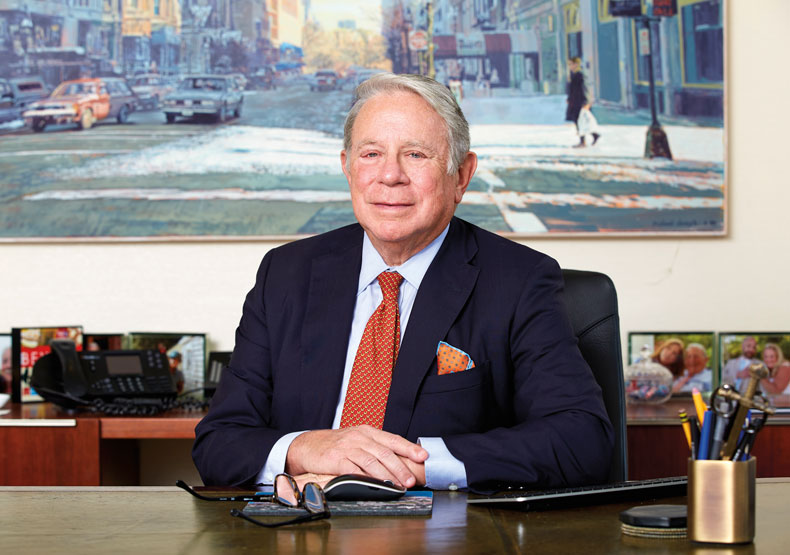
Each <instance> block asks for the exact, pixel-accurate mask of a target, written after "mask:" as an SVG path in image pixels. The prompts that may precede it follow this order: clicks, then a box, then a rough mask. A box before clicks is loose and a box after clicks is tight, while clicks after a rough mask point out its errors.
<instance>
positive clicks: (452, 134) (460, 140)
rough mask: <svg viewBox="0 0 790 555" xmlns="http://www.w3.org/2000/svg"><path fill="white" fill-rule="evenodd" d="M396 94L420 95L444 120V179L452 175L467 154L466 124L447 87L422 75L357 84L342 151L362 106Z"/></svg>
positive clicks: (348, 147) (386, 76) (390, 76)
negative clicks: (447, 154) (446, 151)
mask: <svg viewBox="0 0 790 555" xmlns="http://www.w3.org/2000/svg"><path fill="white" fill-rule="evenodd" d="M399 91H403V92H413V93H415V94H418V95H420V97H422V99H423V100H425V101H426V102H427V103H428V104H430V105H431V107H432V108H433V109H434V110H436V113H437V114H439V116H440V117H441V118H442V120H444V123H445V126H446V128H447V144H448V145H449V147H450V158H449V160H447V175H453V174H455V173H456V172H457V171H458V168H460V167H461V164H462V163H463V161H464V158H466V154H467V153H468V152H469V143H470V141H469V123H468V122H467V121H466V118H465V117H464V113H463V112H462V111H461V107H460V106H459V105H458V103H457V102H456V101H455V97H454V96H453V95H452V93H451V92H450V91H449V90H448V89H447V87H445V86H444V85H442V84H440V83H439V82H437V81H435V80H433V79H431V78H429V77H424V76H422V75H411V74H394V73H378V74H376V75H374V76H373V77H371V78H370V79H367V80H365V81H363V82H362V83H360V84H359V85H358V86H357V88H356V90H355V91H354V102H353V104H352V106H351V109H350V110H349V111H348V115H347V116H346V123H345V125H344V126H343V149H344V150H345V151H346V152H349V151H350V150H351V131H352V130H353V128H354V121H356V119H357V116H358V115H359V111H360V110H361V109H362V106H364V105H365V102H367V101H368V100H370V99H371V98H373V97H374V96H376V95H379V94H383V93H392V92H399ZM349 160H350V157H346V165H347V166H348V164H349V163H350V162H349Z"/></svg>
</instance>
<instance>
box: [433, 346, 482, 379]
mask: <svg viewBox="0 0 790 555" xmlns="http://www.w3.org/2000/svg"><path fill="white" fill-rule="evenodd" d="M436 364H437V366H438V367H439V375H440V376H441V375H443V374H452V373H453V372H463V371H464V370H469V369H470V368H474V367H475V363H474V362H473V361H472V357H470V356H469V355H468V354H466V353H465V352H463V351H462V350H461V349H458V348H457V347H453V346H452V345H450V344H449V343H445V342H444V341H439V345H438V347H437V348H436Z"/></svg>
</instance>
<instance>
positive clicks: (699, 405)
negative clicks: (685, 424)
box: [691, 387, 708, 427]
mask: <svg viewBox="0 0 790 555" xmlns="http://www.w3.org/2000/svg"><path fill="white" fill-rule="evenodd" d="M691 398H692V399H694V408H695V409H696V410H697V419H698V420H699V425H700V427H702V426H704V425H705V411H706V410H708V407H707V406H705V401H703V400H702V394H701V393H700V392H699V389H697V388H696V387H695V388H694V389H692V390H691Z"/></svg>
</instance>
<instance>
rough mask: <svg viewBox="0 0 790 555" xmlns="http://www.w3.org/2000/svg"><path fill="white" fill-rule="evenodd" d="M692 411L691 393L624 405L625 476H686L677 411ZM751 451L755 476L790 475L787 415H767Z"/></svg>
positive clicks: (685, 447) (789, 417)
mask: <svg viewBox="0 0 790 555" xmlns="http://www.w3.org/2000/svg"><path fill="white" fill-rule="evenodd" d="M681 409H683V410H685V411H686V412H687V413H688V414H695V411H694V403H693V402H692V400H691V398H690V397H680V398H672V399H670V400H669V401H667V402H666V403H663V404H660V405H631V404H629V405H627V409H626V410H627V418H628V428H627V433H628V478H629V479H631V480H643V479H647V478H661V477H664V476H685V475H686V473H687V469H686V459H685V457H681V456H677V455H678V453H688V444H687V443H686V436H685V435H683V430H682V429H681V427H680V420H679V418H678V411H680V410H681ZM752 454H753V455H754V456H755V457H757V476H758V477H761V478H767V477H779V476H790V415H788V414H781V415H774V416H772V417H770V418H769V419H768V421H767V424H766V426H765V427H764V428H763V429H762V431H760V434H759V435H758V436H757V441H756V443H755V445H754V451H753V452H752Z"/></svg>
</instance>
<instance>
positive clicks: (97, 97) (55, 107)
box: [22, 78, 137, 131]
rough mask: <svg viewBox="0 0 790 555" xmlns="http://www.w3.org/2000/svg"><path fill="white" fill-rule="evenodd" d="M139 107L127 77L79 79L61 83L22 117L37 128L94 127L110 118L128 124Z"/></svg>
mask: <svg viewBox="0 0 790 555" xmlns="http://www.w3.org/2000/svg"><path fill="white" fill-rule="evenodd" d="M136 107H137V97H136V96H135V94H134V93H133V92H132V90H131V89H130V88H129V86H128V85H127V84H126V83H125V81H124V80H123V79H118V78H96V79H75V80H73V81H64V82H63V83H61V84H60V85H58V87H57V88H56V89H55V90H54V91H52V94H51V95H50V96H49V98H46V99H44V100H40V101H38V102H35V103H33V104H31V105H30V106H28V109H27V110H25V112H24V113H23V114H22V116H23V117H24V118H25V123H26V124H28V125H29V126H30V127H31V128H32V129H33V131H43V130H44V128H45V127H46V126H47V125H51V124H59V123H76V124H77V125H78V126H79V127H80V128H82V129H90V128H91V127H92V126H93V124H94V123H95V122H97V121H99V120H103V119H106V118H109V117H115V118H116V119H117V120H118V123H126V121H127V119H128V118H129V114H131V113H132V112H133V111H134V109H135V108H136Z"/></svg>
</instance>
